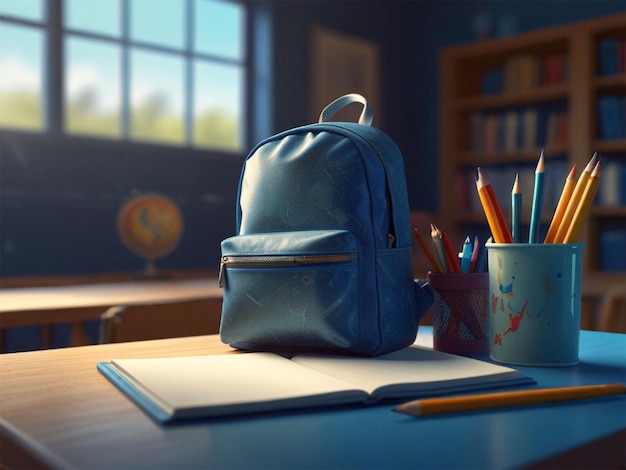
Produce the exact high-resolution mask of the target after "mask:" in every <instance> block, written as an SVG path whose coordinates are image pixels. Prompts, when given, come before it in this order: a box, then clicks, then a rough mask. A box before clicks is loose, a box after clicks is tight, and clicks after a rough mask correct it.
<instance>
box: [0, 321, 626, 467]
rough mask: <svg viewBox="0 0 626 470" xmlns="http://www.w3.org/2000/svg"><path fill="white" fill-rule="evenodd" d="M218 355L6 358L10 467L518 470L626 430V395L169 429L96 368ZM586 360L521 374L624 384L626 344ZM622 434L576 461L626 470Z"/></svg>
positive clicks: (545, 381)
mask: <svg viewBox="0 0 626 470" xmlns="http://www.w3.org/2000/svg"><path fill="white" fill-rule="evenodd" d="M431 334H432V329H431V328H427V327H421V328H420V333H419V335H418V343H420V344H423V345H428V344H432V336H431ZM218 353H220V354H221V353H232V350H230V348H228V347H227V346H224V345H222V344H221V343H220V342H219V339H218V338H217V337H216V336H201V337H190V338H177V339H168V340H156V341H145V342H136V343H120V344H107V345H98V346H87V347H80V348H70V349H57V350H48V351H33V352H26V353H16V354H5V355H2V356H0V376H1V377H2V387H0V405H1V406H0V418H1V421H0V438H1V439H2V440H1V441H0V449H2V450H1V452H0V461H1V464H4V465H6V466H7V467H9V468H32V467H33V466H36V465H37V464H43V465H44V466H48V467H61V468H67V467H75V468H130V467H132V468H186V469H188V468H302V467H309V468H519V467H528V466H533V465H534V464H535V463H536V462H538V461H545V460H546V459H550V458H552V457H553V456H555V455H561V454H562V453H563V452H568V451H572V450H574V451H575V449H578V448H581V446H585V445H586V444H588V443H590V442H594V441H597V440H598V439H603V438H606V437H607V436H609V435H613V434H614V433H616V432H620V431H622V430H623V429H624V427H626V399H625V398H624V397H618V398H611V399H601V400H595V401H592V402H572V403H566V404H554V405H546V406H535V407H530V408H525V409H501V410H489V411H485V412H474V413H466V414H456V415H441V416H434V417H428V418H421V419H416V418H411V417H408V416H405V415H400V414H398V413H392V412H391V408H392V407H393V405H379V406H371V407H345V408H338V409H332V410H315V411H306V410H304V411H298V412H291V413H271V414H265V415H258V416H246V417H240V418H230V419H220V420H213V421H210V420H199V421H194V422H190V423H186V424H179V425H168V426H163V425H160V424H158V423H156V422H154V421H152V420H151V419H150V418H149V417H148V416H147V415H145V414H144V413H143V412H142V411H140V409H139V408H138V407H136V406H135V405H134V404H133V403H132V402H131V401H130V400H129V399H128V398H126V397H125V396H124V395H123V394H122V393H121V392H120V391H119V390H117V389H116V388H115V387H114V386H113V385H112V384H111V383H109V381H108V380H107V379H106V378H104V377H103V376H102V375H100V374H99V373H98V372H97V370H96V363H97V362H98V361H108V360H110V359H112V358H123V357H154V356H183V355H200V354H218ZM580 358H581V363H580V364H579V365H577V366H575V367H565V368H530V367H520V368H519V369H520V371H522V373H524V374H527V375H530V376H532V377H533V378H534V379H535V380H537V382H538V384H537V387H551V386H567V385H583V384H592V383H609V382H621V383H625V381H626V335H619V334H610V333H599V332H589V331H583V332H582V335H581V354H580ZM172 380H176V378H175V377H173V378H172ZM623 436H624V435H623V434H618V435H617V437H614V439H617V441H614V444H613V445H612V446H611V447H610V449H609V451H603V452H601V453H598V454H592V455H593V457H592V458H593V460H592V461H591V463H590V462H586V463H585V461H584V459H583V458H581V457H580V456H579V455H577V456H575V457H574V458H576V460H575V464H576V465H578V466H581V467H585V465H586V464H589V468H591V467H595V468H606V467H610V468H622V467H623V466H624V460H623V458H624V455H623V449H624V447H623V443H624V437H623ZM604 442H607V441H604ZM615 443H616V444H617V458H618V460H617V461H615V460H609V461H607V458H610V457H615ZM582 448H583V449H584V448H585V447H582ZM620 455H621V459H622V460H621V462H620V461H619V458H620ZM562 463H563V462H562V461H561V464H562ZM553 464H554V460H552V461H551V464H550V465H553ZM570 465H571V462H570ZM557 466H558V465H557ZM564 467H566V468H568V465H564Z"/></svg>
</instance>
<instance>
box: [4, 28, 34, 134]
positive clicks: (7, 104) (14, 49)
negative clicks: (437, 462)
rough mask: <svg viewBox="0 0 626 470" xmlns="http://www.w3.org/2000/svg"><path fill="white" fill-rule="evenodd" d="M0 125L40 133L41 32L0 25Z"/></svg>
mask: <svg viewBox="0 0 626 470" xmlns="http://www.w3.org/2000/svg"><path fill="white" fill-rule="evenodd" d="M0 44H2V47H0V126H6V127H12V128H17V129H27V130H42V129H43V126H44V124H43V123H44V119H43V78H44V67H43V57H44V55H43V44H44V35H43V31H42V30H40V29H39V28H28V27H18V26H13V25H11V24H8V23H4V22H2V23H0Z"/></svg>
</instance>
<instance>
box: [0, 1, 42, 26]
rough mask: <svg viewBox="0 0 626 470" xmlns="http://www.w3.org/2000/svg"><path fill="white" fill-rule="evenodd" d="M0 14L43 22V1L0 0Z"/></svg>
mask: <svg viewBox="0 0 626 470" xmlns="http://www.w3.org/2000/svg"><path fill="white" fill-rule="evenodd" d="M0 14H2V15H11V16H16V17H18V18H23V19H25V20H33V21H43V19H44V18H43V0H19V1H17V0H0Z"/></svg>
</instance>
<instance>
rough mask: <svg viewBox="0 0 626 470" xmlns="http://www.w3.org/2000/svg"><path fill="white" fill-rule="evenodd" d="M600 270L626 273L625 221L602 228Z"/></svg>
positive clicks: (604, 225) (611, 223) (605, 225)
mask: <svg viewBox="0 0 626 470" xmlns="http://www.w3.org/2000/svg"><path fill="white" fill-rule="evenodd" d="M600 269H602V270H603V271H626V225H625V224H624V222H623V221H617V222H610V223H606V224H603V227H601V228H600Z"/></svg>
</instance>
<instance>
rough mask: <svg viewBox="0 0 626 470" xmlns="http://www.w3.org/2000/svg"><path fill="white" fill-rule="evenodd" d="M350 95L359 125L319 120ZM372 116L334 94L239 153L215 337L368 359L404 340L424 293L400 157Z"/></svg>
mask: <svg viewBox="0 0 626 470" xmlns="http://www.w3.org/2000/svg"><path fill="white" fill-rule="evenodd" d="M353 102H357V103H361V104H362V105H363V111H362V113H361V115H360V117H359V122H358V123H347V122H342V123H338V122H330V118H332V116H334V114H335V113H336V112H337V111H338V110H339V109H341V108H343V107H345V106H347V105H348V104H351V103H353ZM372 120H373V115H372V113H371V111H370V108H369V106H368V104H367V101H366V100H365V98H363V97H362V96H360V95H356V94H350V95H345V96H343V97H341V98H339V99H337V100H336V101H334V102H333V103H331V104H329V105H328V106H327V107H326V108H325V109H324V110H323V111H322V114H321V116H320V122H319V123H317V124H311V125H307V126H302V127H298V128H295V129H291V130H289V131H286V132H282V133H280V134H277V135H275V136H272V137H270V138H268V139H266V140H264V141H263V142H261V143H259V144H258V145H257V146H256V147H255V148H254V149H253V150H252V151H251V152H250V154H249V155H248V157H247V158H246V161H245V163H244V167H243V170H242V173H241V179H240V182H239V190H238V205H237V232H236V233H237V235H236V236H233V237H231V238H228V239H226V240H224V241H223V242H222V244H221V250H222V259H221V264H220V285H222V286H223V288H224V301H223V308H222V319H221V325H220V336H221V339H222V341H223V342H225V343H230V344H231V345H232V346H235V347H239V348H243V349H249V350H279V349H283V348H286V349H290V350H294V351H302V350H307V351H309V350H320V351H332V352H342V353H349V354H355V355H364V356H375V355H379V354H383V353H386V352H389V351H392V350H395V349H400V348H403V347H405V346H408V345H410V344H411V343H413V342H414V341H415V337H416V334H417V327H418V323H419V320H420V319H421V318H422V316H423V315H424V313H425V311H426V310H427V309H428V308H429V307H430V304H431V303H432V296H431V293H430V291H429V290H428V289H427V288H425V287H423V286H421V285H420V284H419V283H418V282H416V281H414V280H413V269H412V245H411V227H410V222H409V207H408V200H407V191H406V180H405V174H404V164H403V160H402V155H401V153H400V151H399V149H398V147H397V146H396V144H395V143H394V142H393V141H392V140H391V138H389V137H388V136H387V135H386V134H384V133H383V132H382V131H380V130H378V129H376V128H374V127H372V126H371V122H372Z"/></svg>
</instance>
